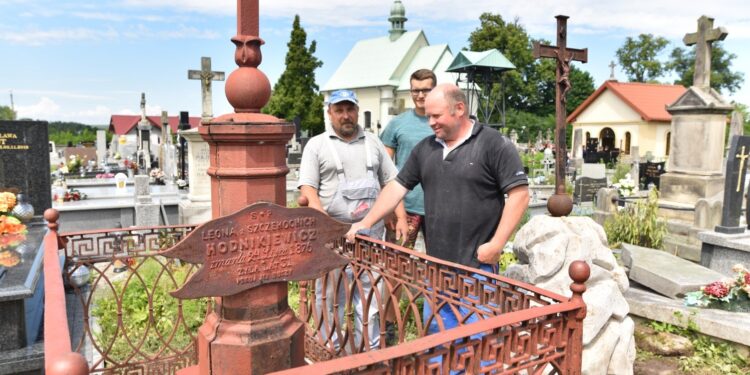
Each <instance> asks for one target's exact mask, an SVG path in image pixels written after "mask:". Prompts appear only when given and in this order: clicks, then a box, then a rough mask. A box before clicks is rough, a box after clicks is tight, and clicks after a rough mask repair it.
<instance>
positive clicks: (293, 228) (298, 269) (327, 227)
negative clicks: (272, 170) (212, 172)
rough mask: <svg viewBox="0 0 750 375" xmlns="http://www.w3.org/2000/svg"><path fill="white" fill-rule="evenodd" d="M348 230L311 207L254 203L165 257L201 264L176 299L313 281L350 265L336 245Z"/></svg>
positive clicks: (193, 235) (207, 226) (198, 232)
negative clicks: (287, 206) (285, 282)
mask: <svg viewBox="0 0 750 375" xmlns="http://www.w3.org/2000/svg"><path fill="white" fill-rule="evenodd" d="M349 227H350V224H345V223H341V222H339V221H336V220H334V219H332V218H330V217H329V216H328V215H326V214H325V213H323V212H320V211H318V210H316V209H313V208H308V207H302V208H293V209H292V208H286V207H282V206H279V205H276V204H273V203H255V204H253V205H251V206H248V207H246V208H244V209H242V210H240V211H237V212H235V213H234V214H231V215H228V216H225V217H222V218H219V219H215V220H211V221H209V222H207V223H205V224H203V225H201V226H199V227H198V228H195V230H193V231H192V232H191V233H190V234H189V235H188V236H187V237H185V239H183V240H182V241H180V242H179V243H178V244H176V245H175V246H173V247H172V248H170V249H167V250H165V251H163V252H162V253H161V255H163V256H166V257H170V258H179V259H181V260H183V261H186V262H189V263H201V264H203V266H202V267H201V268H200V269H199V270H198V271H197V272H196V273H195V274H194V275H193V276H192V277H191V278H190V280H188V281H187V282H186V283H185V285H184V286H183V287H182V288H180V289H179V290H177V291H174V292H172V295H173V296H174V297H177V298H199V297H209V296H215V297H223V296H229V295H233V294H237V293H240V292H242V291H245V290H248V289H251V288H254V287H257V286H259V285H262V284H267V283H272V282H279V281H293V280H297V281H299V280H311V279H315V278H318V277H321V276H323V275H325V273H326V272H328V271H330V270H332V269H334V268H338V267H342V266H344V265H346V264H347V262H348V260H347V259H346V258H344V257H342V256H341V255H339V254H337V253H336V252H335V251H334V250H333V241H334V240H336V239H339V238H342V237H343V236H344V234H345V233H346V231H347V230H348V229H349Z"/></svg>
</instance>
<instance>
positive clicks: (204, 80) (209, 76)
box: [188, 57, 224, 121]
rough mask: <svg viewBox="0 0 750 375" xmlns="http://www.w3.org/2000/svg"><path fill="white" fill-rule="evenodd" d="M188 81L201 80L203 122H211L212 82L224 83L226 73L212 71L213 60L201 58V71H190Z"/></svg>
mask: <svg viewBox="0 0 750 375" xmlns="http://www.w3.org/2000/svg"><path fill="white" fill-rule="evenodd" d="M188 79H199V80H201V99H202V102H203V113H202V114H201V117H202V120H203V121H208V120H211V118H212V117H213V110H212V109H211V107H212V100H211V81H223V80H224V72H213V71H211V58H210V57H201V70H188Z"/></svg>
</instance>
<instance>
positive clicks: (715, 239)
mask: <svg viewBox="0 0 750 375" xmlns="http://www.w3.org/2000/svg"><path fill="white" fill-rule="evenodd" d="M698 238H699V239H700V240H701V241H703V247H702V252H701V260H700V262H701V265H702V266H704V267H708V268H710V269H712V270H715V271H717V272H721V273H722V274H724V275H726V276H728V277H734V276H735V275H734V272H732V266H734V265H735V264H738V263H741V264H744V265H745V266H750V233H748V232H747V231H745V233H741V234H725V233H719V232H714V231H705V232H701V233H698Z"/></svg>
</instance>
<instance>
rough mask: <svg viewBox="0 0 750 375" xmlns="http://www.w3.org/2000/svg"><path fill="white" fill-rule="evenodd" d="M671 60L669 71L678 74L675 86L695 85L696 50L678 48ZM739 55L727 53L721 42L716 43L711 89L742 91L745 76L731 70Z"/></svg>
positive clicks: (713, 54) (712, 50) (732, 91)
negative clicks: (733, 61)
mask: <svg viewBox="0 0 750 375" xmlns="http://www.w3.org/2000/svg"><path fill="white" fill-rule="evenodd" d="M670 57H671V60H670V61H669V63H668V66H669V69H672V70H674V71H675V73H676V74H677V77H678V78H677V79H676V80H675V81H674V83H675V84H680V85H683V86H686V87H690V86H692V85H693V74H694V73H695V49H694V48H690V50H689V51H687V50H685V49H684V48H681V47H677V48H675V49H673V50H672V54H671V55H670ZM735 58H737V55H735V54H733V53H729V52H727V51H726V50H725V49H724V48H723V47H722V46H721V42H714V43H712V45H711V87H712V88H714V89H715V90H717V91H724V90H726V91H729V92H730V93H734V92H736V91H737V90H739V89H740V87H741V86H742V83H744V81H745V78H744V74H742V73H741V72H733V71H732V70H731V66H732V60H734V59H735Z"/></svg>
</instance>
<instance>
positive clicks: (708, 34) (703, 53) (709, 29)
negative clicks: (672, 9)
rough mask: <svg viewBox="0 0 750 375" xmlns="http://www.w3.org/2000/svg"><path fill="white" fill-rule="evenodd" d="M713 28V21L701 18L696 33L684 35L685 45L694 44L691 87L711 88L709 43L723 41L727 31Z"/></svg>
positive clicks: (708, 18) (705, 17)
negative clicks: (693, 70) (693, 67)
mask: <svg viewBox="0 0 750 375" xmlns="http://www.w3.org/2000/svg"><path fill="white" fill-rule="evenodd" d="M713 27H714V19H713V18H710V17H707V16H701V18H698V31H697V32H695V33H690V34H685V37H684V38H682V41H683V42H684V43H685V45H688V46H692V45H694V44H695V73H694V74H693V86H696V87H701V88H709V87H711V42H713V41H716V40H724V38H726V37H727V34H728V33H727V30H726V29H725V28H723V27H717V28H715V29H714V28H713Z"/></svg>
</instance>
